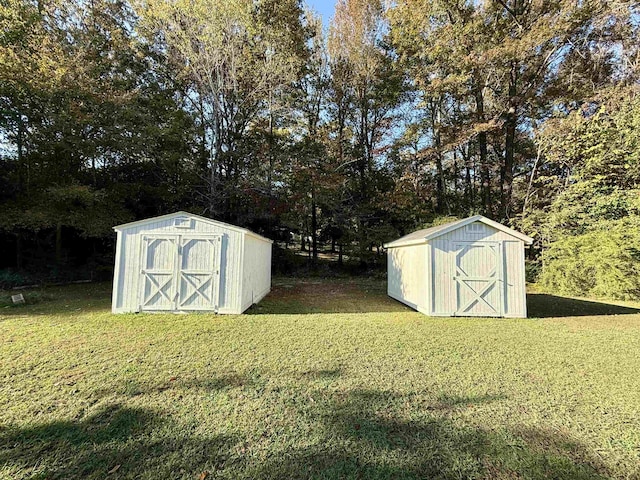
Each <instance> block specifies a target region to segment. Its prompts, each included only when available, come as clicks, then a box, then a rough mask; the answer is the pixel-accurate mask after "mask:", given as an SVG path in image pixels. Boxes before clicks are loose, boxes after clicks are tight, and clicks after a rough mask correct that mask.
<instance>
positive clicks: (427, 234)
mask: <svg viewBox="0 0 640 480" xmlns="http://www.w3.org/2000/svg"><path fill="white" fill-rule="evenodd" d="M473 222H482V223H484V224H485V225H489V226H490V227H493V228H495V229H496V230H499V231H501V232H504V233H506V234H507V235H511V236H512V237H515V238H517V239H518V240H522V241H523V242H524V243H525V244H527V245H531V244H532V243H533V238H531V237H529V236H527V235H525V234H523V233H520V232H518V231H516V230H513V229H512V228H509V227H506V226H504V225H502V224H501V223H498V222H494V221H493V220H490V219H488V218H487V217H483V216H482V215H474V216H473V217H469V218H463V219H462V220H456V221H455V222H450V223H445V224H443V225H436V226H435V227H430V228H424V229H422V230H418V231H415V232H413V233H410V234H408V235H405V236H404V237H400V238H398V239H397V240H394V241H393V242H389V243H385V244H384V247H385V248H395V247H406V246H409V245H419V244H421V243H427V241H429V240H432V239H434V238H436V237H439V236H441V235H444V234H445V233H449V232H452V231H454V230H457V229H458V228H462V227H464V226H465V225H469V224H470V223H473Z"/></svg>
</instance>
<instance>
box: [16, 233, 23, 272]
mask: <svg viewBox="0 0 640 480" xmlns="http://www.w3.org/2000/svg"><path fill="white" fill-rule="evenodd" d="M22 260H23V256H22V232H21V231H20V230H18V231H16V268H17V269H18V270H22V267H23V262H22Z"/></svg>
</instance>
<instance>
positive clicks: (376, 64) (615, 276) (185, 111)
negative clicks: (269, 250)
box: [0, 0, 640, 298]
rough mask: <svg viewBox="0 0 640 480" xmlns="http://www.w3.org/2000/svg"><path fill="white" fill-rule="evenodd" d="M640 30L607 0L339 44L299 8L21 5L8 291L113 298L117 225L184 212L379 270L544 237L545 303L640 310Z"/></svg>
mask: <svg viewBox="0 0 640 480" xmlns="http://www.w3.org/2000/svg"><path fill="white" fill-rule="evenodd" d="M639 23H640V16H639V11H638V5H637V4H636V3H635V2H628V1H604V0H584V1H580V2H578V1H575V0H572V1H570V0H548V1H547V0H486V1H465V0H458V1H454V0H434V1H427V0H398V1H396V2H392V3H391V4H389V5H386V4H385V2H382V1H381V0H339V1H338V2H337V5H336V9H335V16H334V18H333V19H332V20H331V22H330V25H329V28H328V30H327V29H323V26H322V21H321V19H320V18H319V17H318V16H317V15H316V14H314V13H313V11H311V10H310V9H308V8H307V7H306V6H305V5H304V4H302V3H300V2H299V1H297V0H171V1H169V0H144V1H142V0H141V1H137V0H132V1H122V0H39V1H31V0H1V1H0V206H1V208H0V251H1V252H2V255H1V256H0V283H1V284H2V285H4V286H11V285H15V284H19V283H25V282H30V281H34V280H49V281H52V280H56V279H69V278H86V277H87V276H91V277H92V278H100V277H101V276H102V277H105V278H108V277H109V275H110V272H111V268H112V261H113V244H114V234H113V232H112V230H111V228H112V227H113V226H114V225H116V224H119V223H123V222H126V221H130V220H135V219H140V218H145V217H149V216H153V215H159V214H164V213H168V212H172V211H175V210H188V211H191V212H193V213H198V214H204V215H206V216H209V217H212V218H215V219H219V220H223V221H227V222H230V223H233V224H237V225H241V226H245V227H248V228H250V229H252V230H255V231H257V232H259V233H261V234H263V235H266V236H267V237H270V238H274V239H276V240H279V241H280V242H281V243H280V245H284V242H286V241H288V240H290V239H291V234H292V233H294V234H295V235H296V237H295V238H296V239H297V240H296V241H297V242H298V243H299V242H300V237H302V238H304V237H307V236H309V237H310V240H311V241H310V246H309V248H310V249H311V251H310V258H309V260H307V259H305V258H304V257H300V256H297V257H295V258H298V259H303V260H304V262H305V263H307V262H308V263H309V264H314V260H315V259H316V257H317V256H318V252H319V251H324V250H329V249H331V250H334V251H336V252H338V251H339V252H341V254H342V255H341V256H340V260H343V259H344V262H342V263H345V264H348V265H350V266H351V267H352V269H357V270H359V271H367V270H368V269H371V268H373V267H375V266H376V265H382V264H384V256H383V255H382V254H381V253H380V246H381V245H382V243H383V242H385V241H389V240H392V239H394V238H396V237H398V236H400V235H402V234H405V233H408V232H410V231H412V230H414V229H416V228H421V227H424V226H428V225H431V224H433V223H438V222H442V221H446V220H447V219H450V218H452V217H465V216H468V215H472V214H476V213H481V214H483V215H486V216H488V217H490V218H493V219H496V220H498V221H502V222H505V223H506V224H509V225H511V226H513V227H515V228H518V229H520V230H521V231H523V232H524V233H526V234H528V235H531V236H534V237H535V238H536V244H535V246H534V248H533V249H532V250H531V253H530V257H531V258H530V259H531V262H530V274H531V275H530V276H531V279H537V280H539V283H540V285H541V286H542V287H543V288H548V289H553V290H554V291H555V292H559V293H570V294H574V295H575V294H584V295H592V296H599V297H613V298H637V297H638V296H639V295H640V267H639V265H640V264H639V263H638V261H639V258H640V257H639V255H640V253H639V252H640V221H639V219H640V216H639V215H640V197H639V193H640V191H639V190H638V181H639V180H640V97H638V85H639V83H638V80H639V67H640V63H639V62H640V56H639V55H640V52H639V48H640V41H639V38H638V25H639ZM299 247H300V245H298V247H297V248H299ZM275 258H276V263H275V266H276V269H277V270H278V271H285V272H286V271H288V270H293V269H295V268H297V266H298V264H299V263H300V262H299V261H294V260H292V258H294V257H293V256H292V255H286V250H285V251H283V249H282V248H279V249H278V251H277V252H276V253H275ZM296 262H297V263H296ZM335 263H336V264H337V263H338V262H335Z"/></svg>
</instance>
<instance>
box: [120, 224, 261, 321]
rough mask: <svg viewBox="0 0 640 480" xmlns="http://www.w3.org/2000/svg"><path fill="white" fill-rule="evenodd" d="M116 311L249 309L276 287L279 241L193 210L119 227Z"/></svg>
mask: <svg viewBox="0 0 640 480" xmlns="http://www.w3.org/2000/svg"><path fill="white" fill-rule="evenodd" d="M114 230H115V231H116V233H117V244H116V261H115V269H114V279H113V298H112V307H111V309H112V311H113V313H124V312H141V311H148V312H159V311H163V312H182V311H187V312H188V311H211V312H215V313H242V312H244V311H245V310H246V309H247V308H249V307H250V306H251V305H253V304H254V303H258V302H259V301H260V300H261V299H262V298H263V297H264V296H265V295H266V294H267V293H269V290H270V289H271V245H272V243H273V242H272V241H271V240H269V239H267V238H264V237H262V236H260V235H258V234H256V233H253V232H252V231H250V230H247V229H244V228H240V227H236V226H234V225H229V224H227V223H223V222H218V221H216V220H211V219H209V218H205V217H201V216H198V215H193V214H191V213H187V212H176V213H172V214H169V215H163V216H161V217H154V218H148V219H146V220H140V221H137V222H132V223H126V224H124V225H118V226H117V227H114Z"/></svg>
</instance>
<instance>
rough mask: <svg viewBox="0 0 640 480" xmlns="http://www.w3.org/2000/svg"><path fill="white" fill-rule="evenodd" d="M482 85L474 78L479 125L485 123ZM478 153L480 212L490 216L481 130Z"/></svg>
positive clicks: (483, 133)
mask: <svg viewBox="0 0 640 480" xmlns="http://www.w3.org/2000/svg"><path fill="white" fill-rule="evenodd" d="M482 87H483V86H482V85H481V84H480V81H479V79H478V78H477V77H476V88H475V99H476V120H477V122H478V123H480V124H484V123H485V122H486V119H485V116H484V94H483V92H482ZM478 151H479V153H480V180H481V185H480V195H481V197H482V211H483V213H485V214H489V215H491V176H490V174H489V162H488V154H487V132H485V131H484V130H482V131H481V132H480V133H478Z"/></svg>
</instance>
